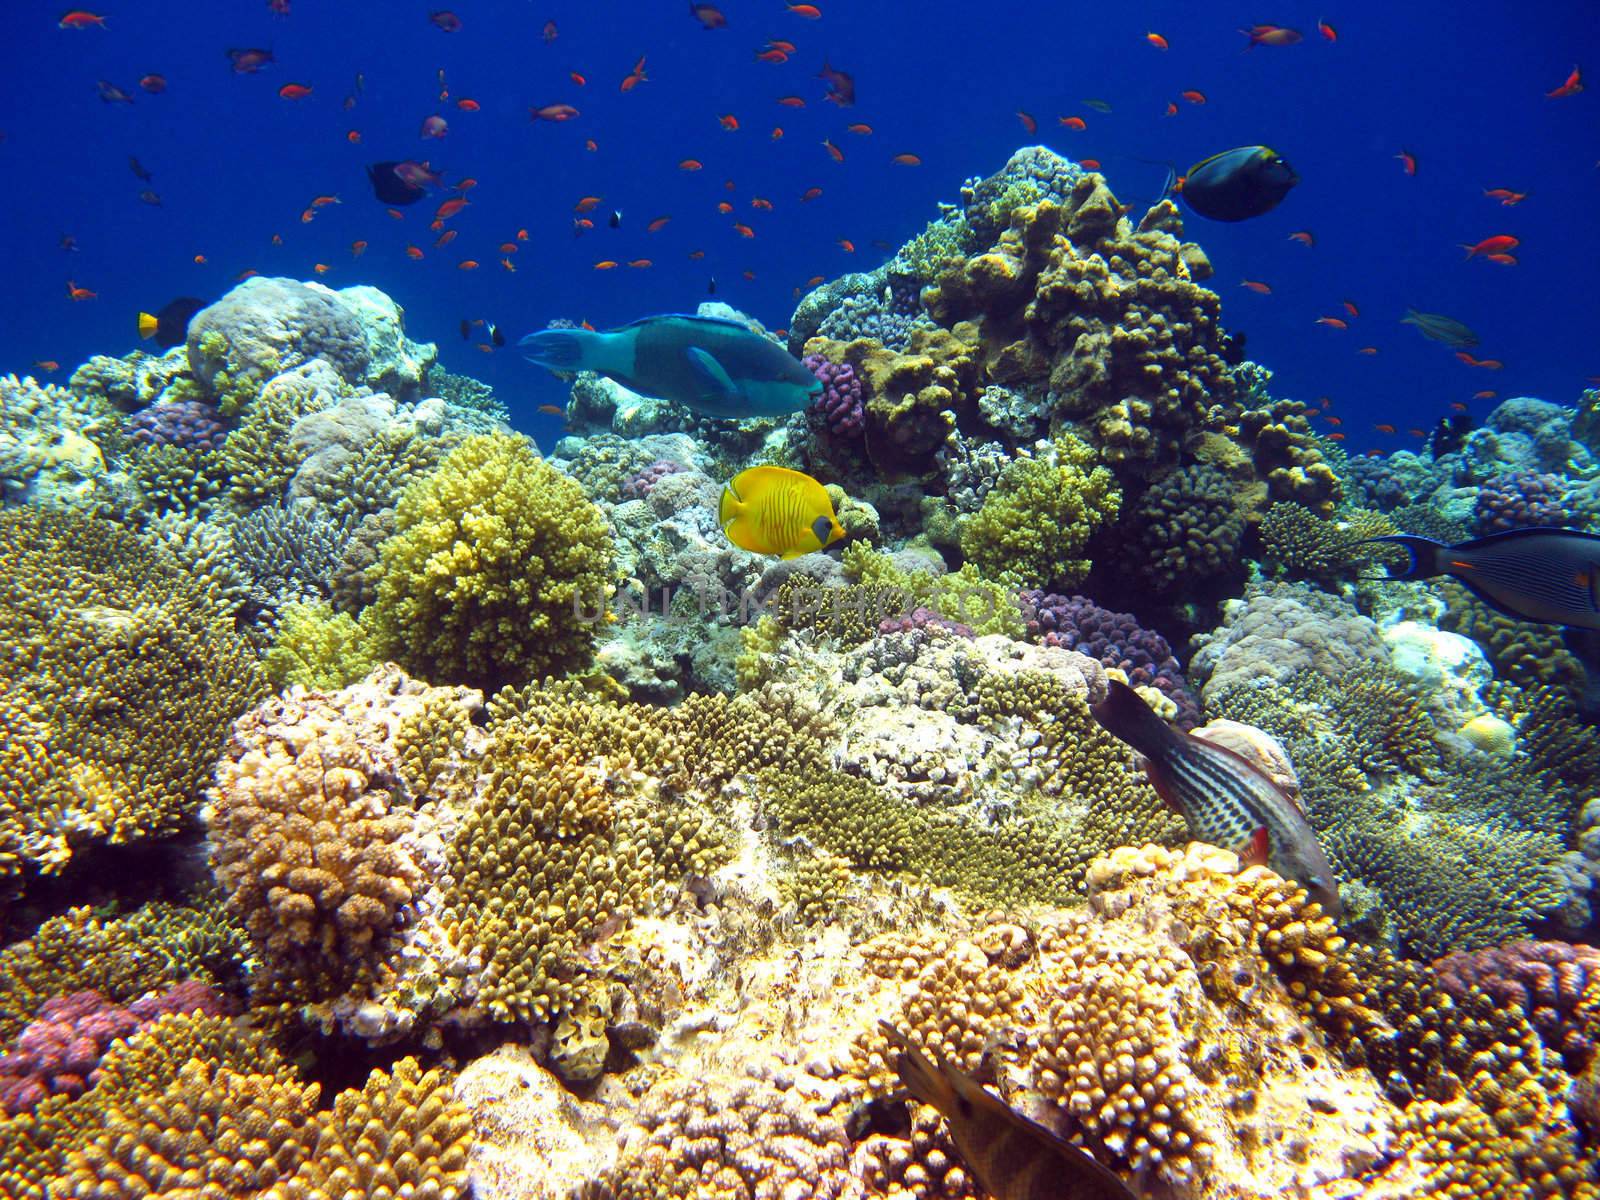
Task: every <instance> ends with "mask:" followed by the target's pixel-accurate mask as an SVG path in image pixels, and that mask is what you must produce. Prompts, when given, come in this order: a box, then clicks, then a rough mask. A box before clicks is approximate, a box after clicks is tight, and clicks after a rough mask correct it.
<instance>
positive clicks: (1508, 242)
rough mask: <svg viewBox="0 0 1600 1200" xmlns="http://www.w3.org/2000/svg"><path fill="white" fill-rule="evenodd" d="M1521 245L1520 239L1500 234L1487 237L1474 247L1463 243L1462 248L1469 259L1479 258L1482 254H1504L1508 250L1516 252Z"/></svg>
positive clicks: (1474, 244) (1507, 234)
mask: <svg viewBox="0 0 1600 1200" xmlns="http://www.w3.org/2000/svg"><path fill="white" fill-rule="evenodd" d="M1521 244H1522V243H1521V240H1520V239H1519V238H1514V237H1512V236H1511V235H1510V234H1509V233H1499V234H1496V235H1495V236H1494V237H1486V238H1484V239H1483V241H1481V242H1475V243H1473V244H1472V245H1468V244H1467V243H1466V242H1462V243H1461V248H1462V249H1463V250H1465V251H1466V252H1467V257H1468V258H1477V257H1478V256H1479V255H1480V254H1482V255H1491V254H1504V253H1505V252H1506V251H1508V250H1515V249H1516V248H1517V247H1518V246H1519V245H1521Z"/></svg>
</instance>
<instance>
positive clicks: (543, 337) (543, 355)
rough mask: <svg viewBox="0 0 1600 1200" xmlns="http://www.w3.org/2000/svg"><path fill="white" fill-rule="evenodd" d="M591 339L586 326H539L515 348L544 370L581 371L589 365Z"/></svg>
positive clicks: (593, 336) (592, 340)
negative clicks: (546, 327)
mask: <svg viewBox="0 0 1600 1200" xmlns="http://www.w3.org/2000/svg"><path fill="white" fill-rule="evenodd" d="M594 340H595V335H594V334H592V333H590V332H589V331H588V330H587V329H541V330H539V332H537V333H530V334H529V335H528V336H527V337H525V338H523V339H522V340H521V341H519V342H518V343H517V347H518V348H519V349H520V350H521V351H522V355H523V357H524V358H526V359H527V360H528V361H529V362H531V363H533V364H534V365H535V366H539V367H543V368H545V369H546V370H547V371H581V370H583V369H584V368H585V367H587V366H589V365H590V364H589V359H590V357H591V355H592V350H591V346H592V343H593V342H594Z"/></svg>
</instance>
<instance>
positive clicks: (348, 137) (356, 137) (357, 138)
mask: <svg viewBox="0 0 1600 1200" xmlns="http://www.w3.org/2000/svg"><path fill="white" fill-rule="evenodd" d="M344 140H345V141H347V142H349V143H350V144H351V145H352V146H359V145H361V130H359V129H352V130H350V131H349V132H348V133H346V134H345V135H344Z"/></svg>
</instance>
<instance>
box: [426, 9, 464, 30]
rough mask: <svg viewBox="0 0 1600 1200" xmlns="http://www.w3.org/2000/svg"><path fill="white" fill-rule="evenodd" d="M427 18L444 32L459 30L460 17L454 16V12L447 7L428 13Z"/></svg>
mask: <svg viewBox="0 0 1600 1200" xmlns="http://www.w3.org/2000/svg"><path fill="white" fill-rule="evenodd" d="M428 20H430V21H432V22H433V23H434V24H435V25H437V26H438V27H439V28H440V29H442V30H444V31H445V32H446V33H460V32H461V18H460V17H458V16H456V15H455V13H453V12H451V11H450V10H449V9H447V8H441V9H437V10H435V11H434V12H431V13H429V14H428Z"/></svg>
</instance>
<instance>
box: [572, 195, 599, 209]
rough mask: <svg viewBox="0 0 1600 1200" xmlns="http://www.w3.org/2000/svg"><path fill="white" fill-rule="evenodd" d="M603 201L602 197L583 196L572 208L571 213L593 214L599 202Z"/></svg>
mask: <svg viewBox="0 0 1600 1200" xmlns="http://www.w3.org/2000/svg"><path fill="white" fill-rule="evenodd" d="M603 199H604V197H602V196H585V197H583V199H581V200H579V201H578V202H577V203H576V204H574V205H573V206H572V211H573V212H575V213H586V212H593V211H594V210H595V209H596V208H598V207H599V206H600V202H601V200H603Z"/></svg>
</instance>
